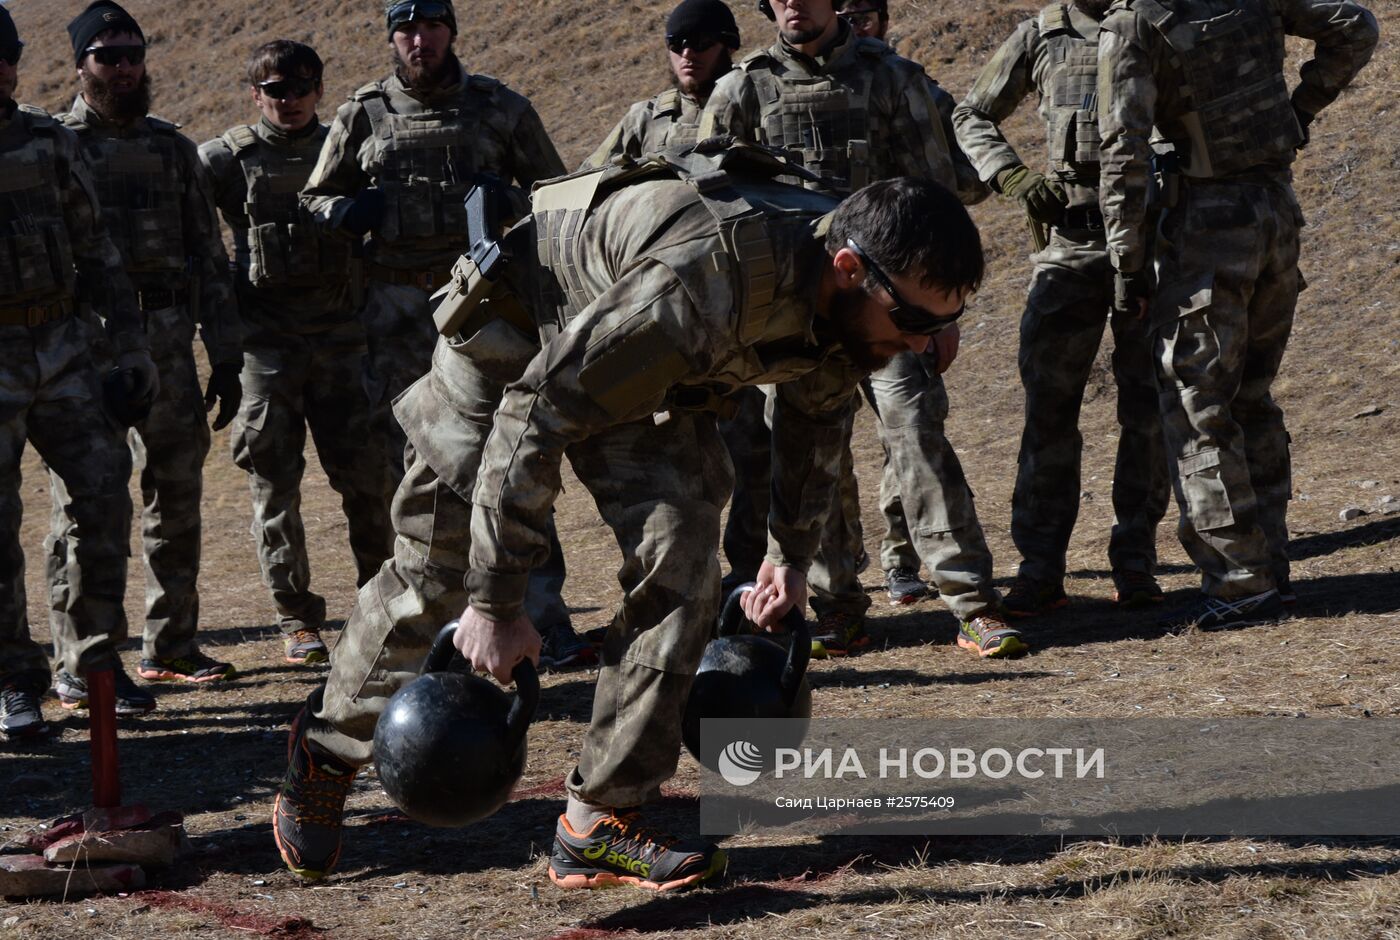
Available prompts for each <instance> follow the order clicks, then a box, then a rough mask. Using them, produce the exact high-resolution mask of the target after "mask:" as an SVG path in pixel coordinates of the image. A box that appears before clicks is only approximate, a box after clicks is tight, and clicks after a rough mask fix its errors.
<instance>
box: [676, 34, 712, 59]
mask: <svg viewBox="0 0 1400 940" xmlns="http://www.w3.org/2000/svg"><path fill="white" fill-rule="evenodd" d="M718 43H719V40H718V39H716V38H715V37H714V36H670V35H668V36H667V37H666V48H667V49H670V50H671V51H672V52H674V53H675V54H676V55H680V54H681V53H682V52H684V51H685V50H687V49H689V50H691V51H692V52H697V53H704V52H709V51H710V50H711V49H713V48H714V47H715V46H716V45H717V44H718Z"/></svg>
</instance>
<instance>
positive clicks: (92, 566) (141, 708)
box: [0, 7, 160, 740]
mask: <svg viewBox="0 0 1400 940" xmlns="http://www.w3.org/2000/svg"><path fill="white" fill-rule="evenodd" d="M23 50H24V44H23V43H22V42H20V39H19V33H18V31H17V30H16V29H15V24H14V20H13V19H11V17H10V12H9V10H7V9H5V8H4V7H0V180H3V181H4V190H5V191H4V193H3V194H0V206H3V207H4V212H3V222H0V350H2V351H3V352H0V735H3V736H5V737H7V738H13V739H23V740H28V739H35V738H40V737H43V736H44V735H46V734H47V733H48V724H47V722H45V720H44V716H43V712H42V711H41V710H40V707H39V702H40V699H41V698H42V697H43V695H44V691H45V690H46V689H47V688H48V686H49V661H48V657H47V656H46V655H45V654H44V650H43V648H42V647H41V646H39V644H38V643H35V642H34V640H33V639H31V638H30V636H29V621H28V617H27V614H26V610H25V592H24V552H23V550H22V549H21V547H20V541H19V528H20V516H21V513H22V511H23V505H22V502H21V499H20V492H19V486H20V458H21V456H22V455H23V453H24V445H25V442H26V441H29V442H30V443H32V444H33V445H34V447H35V449H36V450H37V451H38V452H39V456H40V457H42V458H43V460H44V462H45V463H46V464H48V467H49V469H50V470H51V471H52V472H53V473H54V474H56V475H58V476H59V477H60V478H61V479H62V480H63V481H64V484H65V487H66V490H67V493H68V510H69V512H70V513H71V514H72V519H73V523H72V526H71V527H70V529H69V532H68V542H67V548H68V551H69V552H70V556H71V562H70V564H69V571H70V574H71V577H72V582H71V583H72V589H71V590H69V591H67V592H66V593H65V595H64V598H63V608H62V610H61V611H56V612H55V617H54V625H55V628H56V630H57V631H61V634H60V633H58V632H56V633H55V641H56V645H57V646H58V648H59V653H60V656H61V657H62V667H63V669H64V670H65V671H66V672H67V673H68V674H69V675H72V676H78V677H81V676H84V675H86V674H87V671H88V670H89V669H94V668H96V669H107V668H111V669H114V670H115V672H116V675H115V680H116V697H117V712H118V714H122V715H134V714H144V713H145V712H148V711H150V710H151V709H152V708H154V707H155V699H154V697H153V696H152V695H151V693H150V692H148V691H147V690H145V689H143V688H140V687H138V686H137V685H136V684H135V683H133V682H132V681H131V679H130V677H128V676H127V675H126V673H125V672H124V671H123V670H122V668H121V662H120V660H118V658H117V644H118V643H119V642H121V641H122V640H124V639H126V630H127V623H126V615H125V614H124V613H123V611H122V595H123V594H124V593H125V591H126V569H127V539H128V537H129V534H130V531H131V497H130V496H128V495H127V490H126V483H127V479H128V478H129V477H130V475H131V454H130V452H129V451H128V450H127V448H126V442H125V441H124V440H123V435H122V429H121V428H119V427H118V426H117V425H116V423H115V422H114V421H113V420H112V419H111V418H110V417H109V416H108V414H107V412H106V410H105V409H104V408H103V406H102V400H103V380H102V377H101V376H100V375H99V372H98V368H97V366H96V364H95V363H94V361H93V357H92V352H91V345H92V338H91V335H90V334H89V332H88V327H87V324H86V323H85V322H84V321H83V319H82V318H80V317H79V316H77V315H76V314H77V309H76V307H77V304H78V303H79V302H82V303H86V304H91V305H93V306H95V307H98V308H100V309H101V310H102V311H103V312H104V313H105V314H106V321H107V330H108V334H109V342H110V347H111V352H112V355H113V359H114V362H115V366H116V373H115V376H114V379H113V381H114V382H116V383H120V384H121V388H120V390H119V391H116V392H115V394H116V395H118V396H121V397H123V398H124V399H125V402H124V403H125V404H126V405H128V406H130V407H133V408H139V407H140V405H141V404H142V403H145V404H146V405H149V402H150V400H151V399H152V398H153V397H154V396H155V394H156V392H157V390H158V388H159V384H160V377H159V375H158V374H157V372H156V366H155V363H154V362H152V361H151V356H150V352H149V342H148V340H147V338H146V331H145V329H144V328H143V327H142V324H141V311H140V310H139V309H137V307H136V298H135V296H134V295H133V294H132V290H131V281H130V280H129V279H128V278H127V276H126V272H125V271H123V270H122V259H121V255H119V254H118V253H117V249H116V247H115V246H113V245H112V242H111V241H110V240H109V239H108V238H107V235H106V232H105V230H104V228H103V224H102V213H101V209H100V207H99V206H98V203H97V194H96V192H95V191H94V189H93V185H92V180H91V178H90V177H89V174H88V170H87V165H86V163H84V161H83V157H82V152H81V150H80V149H79V146H78V140H77V138H76V137H75V136H74V135H73V132H72V131H70V130H68V129H67V128H65V127H64V126H63V125H62V124H60V123H59V122H58V121H57V120H55V119H54V118H52V117H50V116H49V115H48V114H46V113H45V112H44V111H42V110H40V109H39V108H34V107H30V106H29V105H20V104H16V102H15V92H16V90H17V88H18V68H19V61H20V55H21V53H22V52H23Z"/></svg>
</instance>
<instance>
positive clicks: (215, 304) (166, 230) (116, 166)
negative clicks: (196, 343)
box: [59, 95, 243, 364]
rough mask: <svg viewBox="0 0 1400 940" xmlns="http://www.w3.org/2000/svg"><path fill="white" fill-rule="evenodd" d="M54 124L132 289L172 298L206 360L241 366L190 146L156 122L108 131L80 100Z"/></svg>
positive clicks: (221, 255)
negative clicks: (71, 149) (66, 132)
mask: <svg viewBox="0 0 1400 940" xmlns="http://www.w3.org/2000/svg"><path fill="white" fill-rule="evenodd" d="M59 120H61V121H62V122H63V123H64V124H65V125H67V126H68V127H69V128H71V129H72V130H73V131H74V132H75V133H76V134H77V135H78V140H79V142H80V143H81V145H82V149H83V154H84V156H85V157H86V159H87V162H88V165H89V166H90V167H91V170H92V178H93V184H94V186H95V188H96V191H97V197H98V199H99V201H100V202H101V203H102V217H103V221H104V222H105V223H106V226H107V232H108V234H109V235H110V236H111V238H112V241H113V243H115V244H116V246H117V250H118V251H119V252H121V256H122V264H123V266H124V267H125V268H126V271H127V274H128V275H129V276H130V278H131V282H132V284H133V285H134V287H135V288H136V290H137V291H148V290H155V291H166V290H173V291H175V292H176V295H177V303H178V304H180V305H186V304H187V306H186V309H188V310H190V312H191V314H192V316H193V317H194V319H195V321H196V322H197V323H199V325H200V333H201V335H202V336H203V338H204V348H205V349H206V350H207V351H208V353H209V361H210V362H211V363H216V364H222V363H239V362H241V361H242V359H243V347H242V343H243V329H242V324H241V323H240V321H239V319H238V308H237V305H236V303H235V301H234V298H233V279H232V277H230V275H229V265H228V255H227V254H226V253H225V252H224V243H223V238H222V236H221V235H220V232H219V219H218V216H217V215H216V214H215V211H214V202H213V197H212V196H211V195H210V187H209V179H208V176H207V175H206V174H205V171H204V166H203V164H201V163H200V161H199V153H198V151H197V150H196V148H195V145H194V143H193V142H191V141H190V139H189V138H188V137H186V136H185V135H183V134H181V133H180V132H179V126H178V125H176V124H172V123H170V122H169V121H163V120H161V119H160V118H156V117H143V118H141V119H140V120H137V121H134V122H132V123H130V124H124V125H118V124H113V123H111V122H109V121H107V120H105V119H103V118H102V116H101V115H99V114H98V113H97V112H96V111H94V110H93V109H92V108H91V107H89V106H88V103H87V101H85V100H84V99H83V97H82V96H81V95H79V96H78V98H77V100H75V101H74V102H73V109H72V110H71V111H69V112H67V113H66V114H62V115H60V116H59ZM186 292H188V293H186ZM186 297H188V301H186Z"/></svg>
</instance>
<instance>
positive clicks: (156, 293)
mask: <svg viewBox="0 0 1400 940" xmlns="http://www.w3.org/2000/svg"><path fill="white" fill-rule="evenodd" d="M136 302H137V303H138V304H140V306H141V309H142V310H147V311H150V310H167V309H169V308H171V307H173V306H175V292H174V291H173V290H171V289H170V288H168V287H155V288H151V289H150V290H138V291H137V292H136Z"/></svg>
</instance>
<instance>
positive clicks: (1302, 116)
mask: <svg viewBox="0 0 1400 940" xmlns="http://www.w3.org/2000/svg"><path fill="white" fill-rule="evenodd" d="M1293 116H1294V117H1296V118H1297V119H1298V129H1299V130H1301V131H1302V132H1303V142H1302V143H1301V144H1299V145H1298V149H1299V150H1302V149H1303V148H1304V147H1306V146H1307V145H1308V143H1309V142H1310V141H1311V140H1312V135H1311V134H1310V133H1308V127H1309V125H1311V124H1312V122H1313V118H1315V117H1317V115H1316V114H1309V113H1308V112H1306V111H1304V110H1303V109H1302V108H1300V107H1298V105H1297V104H1296V103H1295V104H1294V105H1293Z"/></svg>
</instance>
